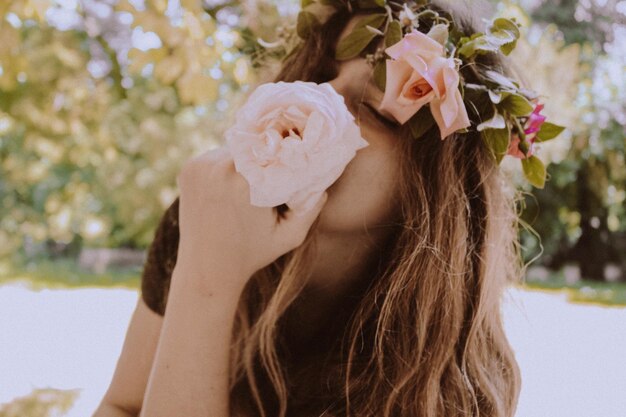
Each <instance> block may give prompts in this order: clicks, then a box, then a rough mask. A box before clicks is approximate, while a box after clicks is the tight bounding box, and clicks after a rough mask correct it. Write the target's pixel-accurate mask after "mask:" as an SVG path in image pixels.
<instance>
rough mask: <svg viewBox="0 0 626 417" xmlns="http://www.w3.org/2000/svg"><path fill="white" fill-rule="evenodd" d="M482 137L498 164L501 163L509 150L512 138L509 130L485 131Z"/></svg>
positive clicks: (481, 134)
mask: <svg viewBox="0 0 626 417" xmlns="http://www.w3.org/2000/svg"><path fill="white" fill-rule="evenodd" d="M480 136H481V138H482V140H483V142H484V143H485V145H486V146H487V148H488V149H489V150H490V151H491V155H492V156H493V157H494V158H495V160H496V162H497V163H500V161H502V158H504V155H506V152H507V151H508V149H509V141H510V138H511V134H510V132H509V129H508V128H505V129H484V130H483V131H482V132H481V133H480Z"/></svg>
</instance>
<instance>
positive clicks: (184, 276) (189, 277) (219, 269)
mask: <svg viewBox="0 0 626 417" xmlns="http://www.w3.org/2000/svg"><path fill="white" fill-rule="evenodd" d="M249 277H250V276H249V275H248V276H246V274H245V273H244V272H243V271H239V270H238V269H237V268H236V267H228V266H226V265H222V264H221V263H219V262H211V261H209V260H203V262H201V263H200V262H196V261H193V260H189V259H188V258H185V257H184V256H183V257H179V258H178V259H177V262H176V265H175V267H174V271H173V272H172V283H171V285H176V286H180V287H183V289H184V290H186V291H192V292H194V293H197V295H199V296H202V297H205V298H219V299H223V300H227V301H228V300H231V301H237V300H239V297H240V296H241V293H242V292H243V289H244V287H245V285H246V282H247V281H248V279H249Z"/></svg>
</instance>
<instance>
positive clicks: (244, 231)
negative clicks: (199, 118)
mask: <svg viewBox="0 0 626 417" xmlns="http://www.w3.org/2000/svg"><path fill="white" fill-rule="evenodd" d="M177 181H178V187H179V190H180V206H179V229H180V243H179V249H178V261H177V267H178V265H179V264H180V263H184V264H185V265H187V266H191V267H192V270H193V271H195V273H193V274H185V276H187V277H189V278H190V279H194V277H196V279H199V280H202V278H203V276H204V275H205V274H202V273H198V271H220V272H225V274H223V275H224V276H225V277H228V281H230V282H223V283H217V284H218V285H224V286H229V287H231V288H232V285H234V288H236V289H243V286H244V285H245V283H246V282H247V281H248V279H249V278H250V276H251V275H252V274H253V273H254V272H255V271H257V270H259V269H261V268H262V267H264V266H266V265H269V264H270V263H272V262H273V261H274V260H276V259H277V258H278V257H280V256H281V255H283V254H285V253H287V252H289V251H290V250H292V249H294V248H296V247H297V246H299V245H301V244H302V243H303V242H304V239H305V238H306V236H307V233H308V231H309V228H310V227H311V225H312V224H313V221H314V220H315V219H316V218H317V216H318V215H319V213H320V211H321V209H322V207H323V205H324V203H325V202H326V199H327V195H326V193H325V194H324V195H323V197H322V198H321V199H320V201H319V202H318V203H317V204H316V205H315V206H314V207H313V208H312V209H311V210H309V211H307V212H302V213H295V212H292V211H288V212H287V213H285V216H284V218H283V219H281V220H280V222H279V221H278V216H277V213H276V211H275V209H274V208H272V207H255V206H252V205H251V204H250V190H249V186H248V183H247V182H246V180H245V179H244V178H243V177H242V176H241V175H240V174H239V173H237V172H236V171H235V166H234V163H233V161H232V158H231V156H230V153H229V152H228V151H227V150H226V149H225V148H219V149H216V150H212V151H209V152H206V153H204V154H202V155H200V156H198V157H195V158H191V159H190V160H188V161H187V162H186V163H185V165H184V166H183V168H182V170H181V172H180V174H179V176H178V178H177ZM220 275H221V274H219V273H218V274H217V276H220ZM233 276H234V277H237V279H236V280H235V282H232V277H233ZM214 277H215V275H214ZM200 284H201V283H200ZM212 285H215V283H214V282H213V283H212Z"/></svg>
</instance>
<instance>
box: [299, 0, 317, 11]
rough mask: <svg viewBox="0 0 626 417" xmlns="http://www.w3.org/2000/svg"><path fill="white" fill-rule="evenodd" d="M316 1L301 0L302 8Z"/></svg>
mask: <svg viewBox="0 0 626 417" xmlns="http://www.w3.org/2000/svg"><path fill="white" fill-rule="evenodd" d="M313 3H315V0H301V1H300V9H304V8H305V7H307V6H308V5H310V4H313Z"/></svg>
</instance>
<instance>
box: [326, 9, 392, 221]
mask: <svg viewBox="0 0 626 417" xmlns="http://www.w3.org/2000/svg"><path fill="white" fill-rule="evenodd" d="M361 18H363V16H355V17H353V18H352V19H351V20H350V22H349V23H348V25H347V26H346V28H345V29H344V31H343V32H342V34H341V37H340V39H341V38H343V37H345V36H346V35H348V34H349V33H350V32H351V30H352V28H353V27H354V25H355V24H356V23H357V22H358V21H359V20H360V19H361ZM339 65H340V67H339V72H338V75H337V77H335V78H334V79H333V80H331V81H330V84H331V85H332V86H333V88H334V89H335V90H336V91H337V92H338V93H339V94H341V95H342V96H343V97H344V99H345V102H346V105H347V106H348V109H349V110H350V112H351V113H352V114H353V115H354V117H355V119H356V123H357V124H358V125H359V126H360V128H361V135H362V136H363V138H364V139H365V140H367V141H368V142H369V146H367V147H365V148H363V149H361V150H359V151H357V153H356V156H355V158H354V159H353V160H352V161H351V162H350V163H349V164H348V166H347V167H346V169H345V171H344V173H343V174H342V176H341V177H340V178H339V179H338V180H337V181H336V182H335V183H334V184H333V185H332V186H331V187H330V188H329V189H328V197H329V198H328V201H327V203H326V205H325V206H324V209H323V210H322V213H321V215H320V219H319V224H318V229H320V231H321V232H330V233H333V232H335V233H360V232H364V231H366V230H367V231H368V232H371V231H372V230H373V229H374V228H376V226H381V225H384V224H387V223H389V222H391V221H392V220H393V219H394V217H395V215H396V211H395V207H396V206H397V204H395V203H394V200H395V199H394V196H395V194H396V191H397V187H396V185H397V179H396V176H397V174H398V167H399V164H398V161H399V151H400V148H399V147H398V146H397V144H398V141H399V138H398V137H397V134H396V133H394V129H396V130H397V126H398V125H396V127H395V128H394V126H393V124H392V122H391V119H388V120H390V121H389V124H385V123H384V122H383V121H381V120H379V119H380V118H383V117H384V116H382V115H381V114H380V113H378V114H375V113H376V112H377V110H376V109H377V108H378V105H379V104H380V102H381V100H382V97H383V95H384V93H383V92H382V91H380V90H379V89H378V87H376V85H375V84H374V78H373V72H372V68H371V67H370V66H369V64H368V63H367V62H366V61H365V59H364V58H362V57H356V58H353V59H351V60H348V61H340V62H339Z"/></svg>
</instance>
